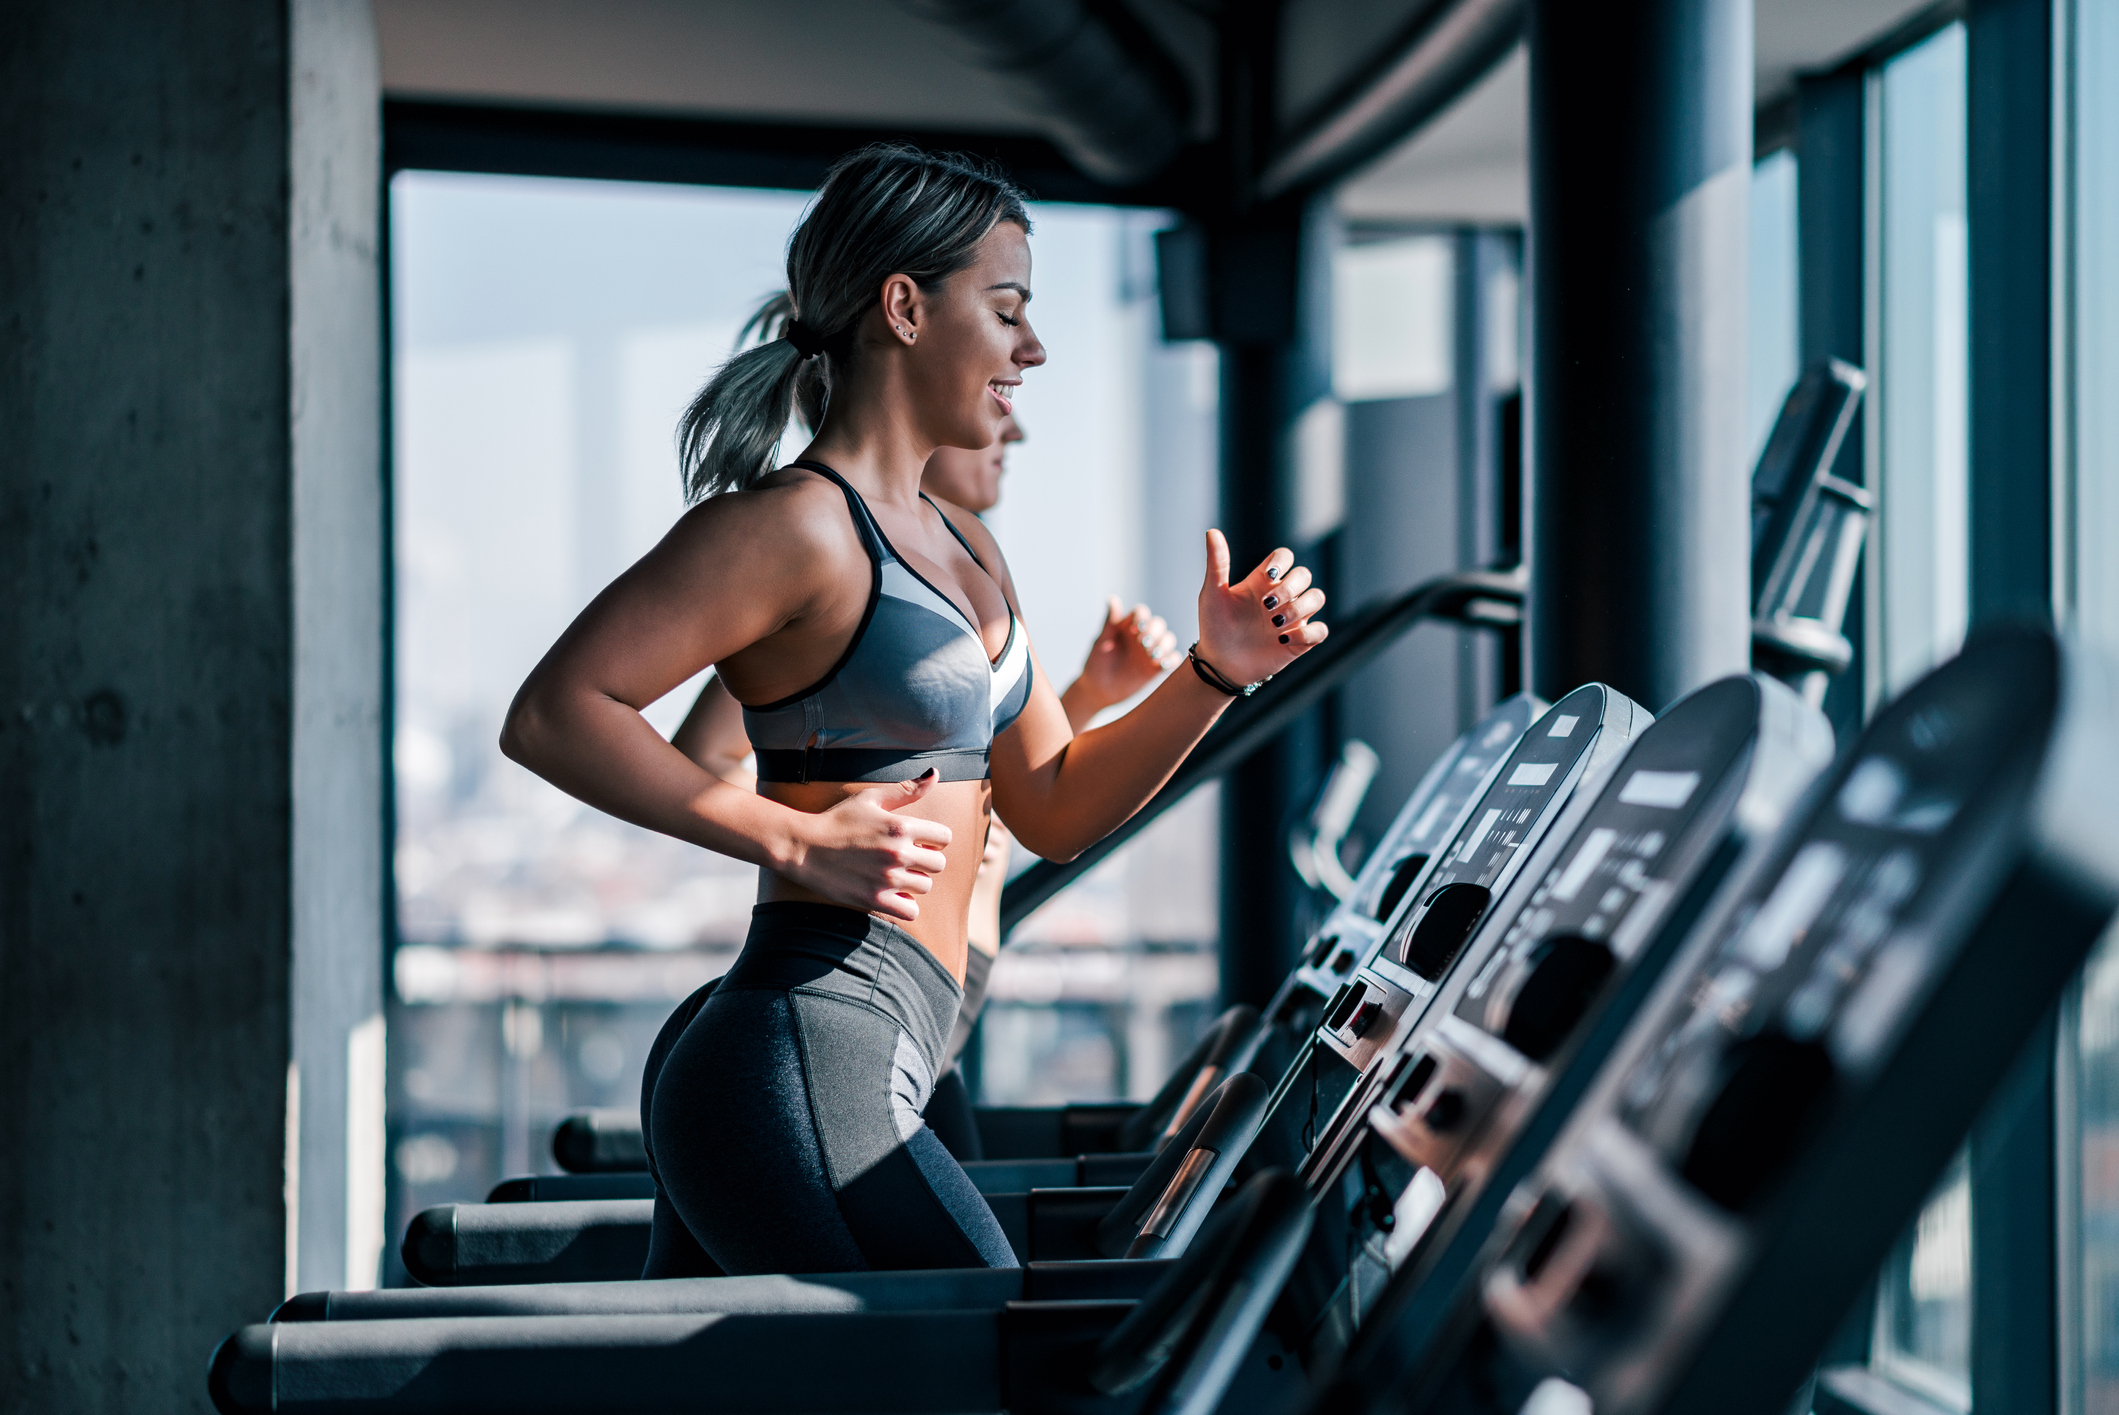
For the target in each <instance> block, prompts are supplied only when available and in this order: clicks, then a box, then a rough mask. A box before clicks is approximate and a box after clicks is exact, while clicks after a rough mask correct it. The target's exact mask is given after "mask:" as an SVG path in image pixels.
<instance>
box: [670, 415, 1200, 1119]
mask: <svg viewBox="0 0 2119 1415" xmlns="http://www.w3.org/2000/svg"><path fill="white" fill-rule="evenodd" d="M1022 440H1023V430H1022V427H1021V426H1020V425H1019V424H1018V423H1017V422H1016V420H1015V419H1014V418H1013V417H1007V418H1003V419H1002V420H1001V433H1000V436H999V437H998V438H996V439H995V440H994V442H993V445H992V446H990V447H982V448H979V449H977V450H976V451H974V450H972V449H970V448H966V447H937V448H936V449H935V450H934V455H933V456H932V457H929V458H928V459H927V466H926V467H925V469H924V470H922V472H921V474H920V489H921V491H922V492H924V493H925V494H926V495H927V496H928V497H929V498H930V499H931V500H933V501H934V502H935V503H936V504H937V505H938V506H940V507H942V508H944V509H945V512H946V514H949V515H952V516H953V515H955V513H956V512H958V511H960V510H961V511H968V512H970V513H971V514H972V515H974V516H982V515H984V514H985V513H986V512H988V511H990V510H992V509H993V508H994V507H995V506H996V505H998V504H999V503H1000V499H1001V477H1002V475H1003V474H1004V473H1005V472H1006V471H1007V459H1008V449H1009V447H1010V446H1012V445H1013V444H1015V443H1018V442H1021V441H1022ZM1183 662H1184V655H1183V654H1181V653H1178V652H1177V638H1176V636H1175V635H1173V634H1172V633H1171V632H1170V626H1169V625H1168V624H1167V623H1165V622H1164V621H1163V619H1162V618H1161V616H1159V615H1157V614H1154V613H1153V612H1151V611H1150V610H1149V608H1148V606H1146V605H1145V604H1137V605H1135V606H1134V607H1133V608H1131V609H1127V608H1125V607H1124V606H1123V605H1122V604H1121V603H1120V602H1119V599H1118V597H1117V596H1116V595H1113V596H1111V598H1110V600H1109V601H1108V604H1107V607H1106V609H1105V611H1104V624H1103V627H1102V629H1100V630H1099V631H1098V632H1097V636H1096V640H1095V642H1094V643H1092V644H1091V645H1090V646H1089V654H1088V657H1087V658H1086V659H1084V660H1083V662H1082V671H1081V673H1080V674H1079V675H1077V676H1076V678H1075V680H1074V681H1073V682H1072V683H1070V684H1068V685H1067V689H1066V691H1065V692H1063V693H1061V694H1060V706H1061V707H1062V708H1063V709H1065V710H1066V713H1067V726H1068V727H1069V728H1070V729H1071V730H1073V731H1075V732H1080V731H1082V730H1083V729H1085V728H1087V727H1088V725H1089V723H1090V721H1091V720H1092V719H1093V718H1095V716H1096V715H1097V714H1098V713H1100V712H1102V711H1103V710H1104V709H1105V708H1108V707H1114V706H1116V705H1117V704H1119V703H1122V702H1124V701H1125V700H1126V699H1128V698H1130V697H1132V696H1133V695H1134V694H1135V693H1138V692H1139V691H1140V690H1141V689H1143V688H1145V687H1147V686H1148V685H1149V684H1151V683H1153V682H1154V681H1155V680H1156V679H1157V678H1158V677H1160V676H1161V675H1162V674H1164V673H1166V672H1168V671H1169V670H1170V669H1172V668H1175V667H1177V666H1178V665H1179V664H1181V663H1183ZM670 743H671V745H673V746H675V747H676V748H677V750H678V751H680V752H682V753H684V754H685V755H686V756H687V757H690V758H691V759H692V760H693V761H695V762H697V763H699V765H701V766H703V767H705V768H706V769H707V770H708V771H710V772H712V773H713V774H714V775H716V776H718V777H720V778H721V779H722V780H723V781H726V782H728V783H729V784H730V785H732V786H738V787H741V788H742V789H743V790H745V791H751V790H755V789H756V787H757V784H758V783H757V777H756V775H755V774H754V773H753V772H752V771H751V770H750V768H749V766H748V765H746V762H747V760H748V758H749V757H750V754H751V743H750V738H749V737H748V736H747V735H746V734H745V733H744V730H743V706H742V704H740V703H738V702H737V701H736V700H735V699H734V698H732V697H730V696H729V692H728V687H727V685H726V684H724V683H723V682H722V681H721V680H720V679H719V678H718V677H717V678H710V679H708V680H707V684H706V686H705V687H704V688H702V689H700V691H699V697H698V699H697V700H696V701H695V702H694V703H693V704H692V709H691V711H690V712H688V713H686V714H685V716H684V721H683V723H682V724H681V725H679V727H678V728H677V731H676V733H675V735H674V736H672V737H671V738H670ZM1013 841H1014V837H1013V836H1011V835H1009V834H1008V831H1007V828H1006V827H1005V826H1003V825H1002V824H1001V822H1000V821H999V820H998V819H994V820H993V821H992V822H991V824H990V825H989V826H988V828H987V835H986V848H985V851H984V853H983V854H981V855H980V857H979V871H978V878H977V880H976V881H975V882H974V883H973V885H972V888H971V908H970V913H969V917H967V918H966V919H965V922H964V942H965V945H966V946H965V950H964V974H963V977H962V978H961V979H960V981H961V982H962V983H963V986H964V997H963V1001H962V1003H961V1004H960V1005H959V1006H958V1008H957V1016H956V1026H955V1027H954V1028H952V1029H951V1031H950V1034H949V1044H948V1045H947V1046H946V1047H945V1048H944V1049H943V1053H942V1061H941V1075H940V1077H939V1079H937V1080H936V1082H935V1086H934V1093H933V1095H931V1096H930V1097H929V1098H928V1103H927V1109H926V1111H925V1112H924V1114H925V1115H926V1118H927V1125H928V1128H929V1129H931V1130H933V1131H934V1133H935V1134H936V1136H938V1137H939V1138H940V1139H941V1141H942V1145H943V1147H944V1148H945V1149H947V1150H948V1151H949V1153H950V1154H952V1155H955V1156H956V1157H957V1159H959V1160H974V1159H979V1158H981V1157H982V1151H981V1148H980V1140H979V1130H978V1116H977V1113H976V1111H975V1109H974V1107H973V1105H972V1101H971V1093H970V1091H969V1089H968V1088H967V1087H966V1086H965V1084H964V1075H963V1071H962V1069H961V1068H960V1067H959V1066H958V1064H957V1062H958V1059H959V1058H960V1057H962V1055H963V1053H964V1048H965V1046H966V1044H967V1043H969V1041H970V1040H971V1029H972V1028H973V1027H974V1026H975V1025H977V1023H978V1020H979V1013H980V1012H981V1011H982V1010H983V1009H984V1007H985V1005H986V985H987V982H988V980H989V978H990V977H991V975H992V972H993V960H994V958H995V957H996V956H997V955H998V954H999V953H1000V950H1001V889H1002V886H1003V885H1004V884H1005V883H1006V881H1007V875H1008V858H1009V847H1010V846H1011V845H1012V843H1013ZM688 1001H689V1000H688ZM695 1005H696V1004H695ZM686 1020H689V1014H686ZM656 1079H657V1074H656V1072H655V1070H654V1069H653V1068H650V1072H649V1075H648V1077H647V1080H646V1087H645V1088H644V1092H643V1104H642V1109H643V1111H644V1112H645V1113H648V1114H652V1113H653V1109H654V1106H653V1100H652V1096H653V1087H654V1084H655V1081H656Z"/></svg>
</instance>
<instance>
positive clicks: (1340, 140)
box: [1258, 0, 1525, 198]
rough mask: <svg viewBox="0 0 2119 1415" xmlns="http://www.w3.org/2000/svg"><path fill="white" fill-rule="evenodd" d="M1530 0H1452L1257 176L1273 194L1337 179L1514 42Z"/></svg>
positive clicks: (1435, 108) (1262, 189)
mask: <svg viewBox="0 0 2119 1415" xmlns="http://www.w3.org/2000/svg"><path fill="white" fill-rule="evenodd" d="M1524 9H1525V3H1524V0H1446V3H1443V4H1439V5H1436V6H1434V7H1433V9H1432V10H1431V11H1430V12H1429V13H1428V14H1426V15H1423V16H1422V17H1421V20H1420V22H1419V25H1418V27H1417V28H1416V29H1415V30H1414V32H1413V33H1412V34H1411V35H1409V36H1408V37H1407V38H1406V39H1405V41H1404V42H1403V43H1401V45H1400V46H1399V47H1398V49H1397V50H1396V51H1395V52H1394V53H1392V54H1391V55H1390V56H1389V57H1388V58H1386V59H1385V60H1384V61H1383V62H1382V63H1381V64H1380V65H1378V66H1377V67H1376V68H1374V69H1372V70H1371V71H1370V72H1369V73H1368V74H1366V75H1365V76H1363V77H1362V78H1361V79H1359V80H1358V81H1356V82H1355V83H1354V84H1352V85H1350V86H1349V87H1348V88H1347V89H1345V90H1343V91H1342V92H1340V93H1339V94H1338V95H1337V96H1335V98H1334V99H1333V100H1332V101H1331V102H1329V103H1327V104H1326V105H1325V106H1324V111H1323V113H1322V114H1321V115H1320V116H1318V117H1316V118H1315V119H1313V120H1312V121H1311V122H1310V123H1308V124H1307V125H1305V126H1304V127H1303V128H1301V129H1300V130H1299V131H1298V132H1297V133H1295V135H1294V136H1293V137H1291V138H1290V139H1288V141H1286V142H1285V143H1284V144H1282V146H1281V148H1280V150H1279V151H1277V152H1276V153H1274V155H1273V157H1272V159H1271V160H1270V161H1268V162H1267V163H1266V169H1265V171H1264V173H1263V174H1262V175H1261V176H1260V177H1259V179H1258V189H1259V194H1260V195H1261V196H1264V197H1268V198H1272V197H1277V196H1281V195H1284V194H1285V193H1288V192H1291V191H1295V190H1298V189H1314V188H1316V187H1321V186H1324V185H1325V184H1327V183H1329V182H1333V181H1336V180H1338V179H1339V178H1340V177H1343V176H1345V175H1346V174H1347V173H1349V172H1351V171H1353V170H1354V169H1355V168H1356V167H1359V166H1360V165H1361V164H1362V163H1364V162H1367V161H1368V160H1369V159H1370V158H1372V157H1376V156H1379V155H1381V154H1382V153H1383V152H1384V151H1385V150H1386V149H1388V148H1390V147H1391V146H1392V145H1394V144H1395V143H1397V142H1398V141H1399V140H1400V139H1402V138H1404V137H1405V135H1406V134H1408V133H1410V132H1412V131H1413V130H1414V129H1415V128H1418V127H1419V126H1420V125H1421V124H1422V123H1425V122H1426V121H1427V120H1428V119H1430V118H1432V117H1434V116H1435V114H1437V113H1439V112H1441V111H1442V109H1443V108H1445V107H1447V106H1448V105H1449V103H1450V102H1451V100H1453V99H1455V98H1456V97H1457V96H1458V95H1459V94H1461V93H1463V92H1464V91H1465V90H1466V89H1468V88H1470V87H1471V86H1472V85H1473V84H1474V83H1477V82H1478V81H1479V79H1480V78H1481V77H1483V76H1484V75H1485V73H1486V71H1487V70H1489V69H1491V68H1492V67H1493V66H1494V65H1495V64H1497V63H1499V62H1500V60H1501V58H1502V57H1503V56H1504V55H1506V54H1507V53H1508V51H1509V50H1510V49H1512V48H1514V47H1515V44H1516V41H1517V40H1518V39H1519V38H1521V37H1522V33H1523V12H1524Z"/></svg>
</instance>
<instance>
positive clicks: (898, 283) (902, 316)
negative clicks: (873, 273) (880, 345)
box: [882, 275, 925, 344]
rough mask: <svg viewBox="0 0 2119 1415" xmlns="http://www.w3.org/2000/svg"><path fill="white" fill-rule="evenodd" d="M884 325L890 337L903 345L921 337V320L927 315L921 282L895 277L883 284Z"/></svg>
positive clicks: (905, 276) (908, 276)
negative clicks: (924, 308) (923, 305)
mask: <svg viewBox="0 0 2119 1415" xmlns="http://www.w3.org/2000/svg"><path fill="white" fill-rule="evenodd" d="M882 310H883V323H884V325H885V327H886V328H887V329H888V330H889V332H890V336H891V337H892V338H894V339H896V340H897V341H898V342H899V343H901V344H911V343H913V342H915V341H916V340H918V339H919V337H920V319H921V316H922V315H923V314H924V313H925V311H924V310H922V309H921V299H920V286H919V282H918V281H916V280H914V279H913V278H912V277H911V276H910V275H893V276H891V277H890V278H889V279H888V280H885V281H884V282H883V303H882Z"/></svg>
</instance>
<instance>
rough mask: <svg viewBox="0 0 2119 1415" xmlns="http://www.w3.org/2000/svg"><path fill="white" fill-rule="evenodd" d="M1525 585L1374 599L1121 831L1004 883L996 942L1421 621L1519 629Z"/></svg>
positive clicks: (1492, 579)
mask: <svg viewBox="0 0 2119 1415" xmlns="http://www.w3.org/2000/svg"><path fill="white" fill-rule="evenodd" d="M1528 583H1529V581H1528V577H1527V575H1526V573H1525V571H1524V570H1523V568H1522V567H1521V566H1512V567H1509V568H1506V569H1497V570H1465V571H1460V572H1458V573H1456V574H1453V575H1442V576H1438V577H1437V578H1435V579H1432V580H1429V581H1427V582H1426V583H1424V584H1420V585H1416V586H1414V587H1413V588H1412V589H1410V590H1407V591H1405V592H1404V593H1403V594H1398V595H1390V596H1379V597H1378V598H1376V599H1373V600H1371V601H1369V602H1368V603H1367V604H1365V605H1363V606H1362V607H1361V608H1360V609H1358V610H1356V611H1355V612H1354V614H1353V616H1352V617H1351V618H1350V619H1347V620H1343V621H1341V622H1339V623H1337V624H1335V625H1334V626H1333V629H1332V636H1331V637H1330V638H1329V639H1326V640H1325V641H1324V643H1322V644H1321V645H1319V646H1318V647H1316V648H1314V649H1311V650H1310V651H1309V652H1308V653H1306V654H1304V655H1303V656H1302V657H1301V658H1298V659H1296V660H1295V662H1294V663H1292V664H1290V665H1289V666H1288V668H1287V671H1285V672H1284V673H1281V674H1280V675H1278V676H1277V677H1275V678H1274V679H1273V680H1272V681H1271V682H1270V683H1267V684H1266V685H1265V686H1264V687H1262V688H1260V689H1259V690H1258V691H1257V692H1256V693H1254V694H1253V695H1252V696H1250V697H1248V698H1239V699H1237V700H1236V701H1235V702H1233V703H1231V704H1230V706H1229V710H1228V712H1227V713H1225V714H1224V715H1223V716H1222V719H1221V721H1219V722H1217V723H1216V724H1215V725H1214V726H1213V728H1212V729H1211V730H1210V731H1209V732H1208V733H1207V735H1206V737H1205V739H1204V740H1202V741H1201V742H1200V744H1199V745H1198V746H1197V747H1195V748H1193V750H1192V754H1191V755H1190V756H1189V757H1186V758H1185V760H1184V761H1183V763H1182V764H1180V765H1179V766H1178V768H1177V770H1176V771H1175V772H1173V773H1172V774H1171V776H1170V779H1169V780H1168V781H1166V782H1164V783H1163V787H1162V789H1161V790H1160V791H1158V792H1156V793H1155V794H1154V796H1152V797H1150V798H1149V800H1148V802H1147V804H1146V805H1144V806H1142V807H1141V808H1140V809H1139V810H1138V811H1135V812H1134V813H1133V815H1132V816H1131V817H1129V818H1128V819H1127V820H1126V821H1125V822H1124V823H1123V824H1122V825H1120V826H1119V827H1118V828H1117V829H1116V830H1114V831H1112V832H1111V833H1110V834H1109V835H1107V836H1105V837H1104V838H1103V839H1102V840H1099V841H1097V842H1096V843H1095V844H1094V845H1092V846H1090V847H1089V848H1088V849H1086V850H1084V851H1082V853H1081V854H1079V855H1077V856H1075V857H1074V858H1073V859H1072V860H1069V861H1067V862H1066V863H1065V864H1055V863H1053V862H1052V861H1050V860H1040V861H1039V862H1038V863H1036V864H1035V865H1032V866H1031V867H1030V868H1029V869H1027V870H1025V871H1023V872H1022V873H1021V874H1020V875H1017V876H1016V877H1015V878H1014V879H1012V880H1010V881H1009V882H1008V887H1007V889H1006V890H1005V891H1004V892H1003V893H1002V895H1001V937H1002V939H1003V940H1006V938H1007V937H1008V935H1009V934H1010V933H1011V932H1013V931H1014V929H1015V926H1016V925H1017V924H1020V923H1021V922H1022V921H1023V920H1024V919H1026V918H1028V917H1029V916H1030V914H1031V912H1032V911H1033V910H1035V909H1036V908H1037V907H1038V906H1039V905H1040V904H1043V903H1044V902H1045V901H1046V900H1048V899H1050V898H1051V897H1052V896H1053V895H1055V894H1057V893H1059V892H1060V891H1061V890H1063V889H1065V888H1066V887H1067V886H1068V885H1070V884H1072V883H1073V882H1074V881H1075V880H1077V879H1079V878H1080V877H1081V876H1083V875H1085V874H1087V873H1088V872H1089V871H1090V870H1092V869H1094V868H1095V867H1096V866H1097V865H1098V864H1100V863H1102V862H1103V861H1104V860H1105V859H1107V858H1109V857H1110V855H1111V854H1112V852H1114V851H1116V850H1117V849H1118V848H1119V847H1120V846H1122V845H1124V844H1125V843H1126V842H1127V841H1129V840H1131V839H1132V838H1133V837H1134V836H1136V835H1138V834H1139V833H1140V832H1141V831H1143V830H1145V829H1147V828H1148V826H1149V825H1151V824H1153V823H1154V821H1155V820H1156V819H1157V818H1158V817H1160V816H1161V815H1162V813H1163V812H1165V811H1167V810H1169V809H1170V808H1171V807H1172V806H1174V805H1176V804H1177V803H1178V802H1179V801H1182V800H1183V799H1184V798H1185V797H1187V796H1189V795H1190V794H1192V792H1193V791H1195V790H1197V789H1198V788H1199V787H1201V786H1204V785H1205V784H1206V783H1207V782H1209V781H1213V780H1216V779H1218V778H1220V777H1222V776H1225V775H1227V774H1228V773H1229V772H1230V771H1233V770H1234V769H1235V768H1236V767H1237V766H1239V765H1241V764H1242V763H1243V762H1244V761H1245V760H1247V759H1248V758H1249V757H1250V756H1251V754H1252V753H1254V752H1256V751H1258V750H1259V749H1260V748H1261V747H1264V746H1265V745H1266V744H1267V743H1268V742H1270V741H1272V740H1273V739H1274V738H1275V737H1276V736H1278V735H1279V734H1280V732H1281V731H1282V729H1284V728H1286V727H1287V726H1288V724H1289V723H1291V722H1293V721H1294V719H1295V718H1296V717H1297V716H1299V715H1300V714H1301V713H1303V712H1304V711H1305V710H1307V709H1308V708H1309V707H1310V705H1311V704H1312V703H1314V702H1316V701H1317V700H1318V699H1319V698H1321V697H1323V696H1324V695H1325V694H1326V693H1329V692H1331V691H1332V690H1333V689H1334V688H1337V687H1338V686H1340V685H1341V684H1342V683H1344V682H1346V680H1347V679H1349V678H1351V677H1353V676H1354V674H1356V673H1358V672H1360V671H1361V670H1362V669H1363V668H1366V667H1367V666H1368V665H1369V663H1370V662H1371V661H1372V660H1374V659H1375V658H1376V657H1377V656H1378V655H1379V654H1381V653H1383V651H1384V650H1386V649H1388V648H1389V647H1390V646H1391V645H1392V644H1395V643H1396V642H1398V640H1399V639H1400V638H1401V637H1403V636H1404V634H1405V633H1406V632H1407V631H1408V630H1410V629H1411V628H1412V627H1413V626H1414V625H1416V624H1418V623H1420V622H1422V621H1423V620H1428V619H1447V620H1455V621H1456V622H1458V623H1461V624H1465V625H1468V626H1471V627H1473V628H1480V629H1509V628H1514V627H1515V626H1516V625H1518V624H1520V623H1521V622H1522V609H1523V597H1524V591H1525V588H1526V586H1527V585H1528Z"/></svg>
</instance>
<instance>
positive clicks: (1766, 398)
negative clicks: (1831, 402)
mask: <svg viewBox="0 0 2119 1415" xmlns="http://www.w3.org/2000/svg"><path fill="white" fill-rule="evenodd" d="M1795 244H1796V228H1795V154H1794V153H1793V152H1790V151H1788V150H1787V149H1786V148H1783V149H1782V150H1781V151H1779V152H1775V153H1769V154H1767V156H1766V157H1765V158H1763V159H1762V160H1761V161H1760V162H1759V163H1758V164H1757V165H1755V166H1754V167H1753V168H1752V169H1751V294H1750V300H1749V319H1750V328H1751V336H1750V337H1751V374H1750V383H1749V388H1748V395H1747V397H1746V398H1745V408H1744V412H1745V423H1744V427H1745V431H1746V433H1747V434H1748V440H1747V442H1746V445H1747V446H1748V447H1749V448H1750V449H1751V465H1753V466H1756V465H1757V463H1758V457H1759V453H1761V452H1763V451H1765V449H1766V437H1767V435H1768V434H1769V433H1771V432H1772V431H1773V419H1774V417H1775V416H1776V415H1777V414H1778V413H1779V412H1780V410H1781V400H1782V399H1784V398H1786V397H1787V396H1788V390H1789V389H1790V388H1791V387H1793V386H1794V385H1795V375H1796V373H1797V367H1798V362H1799V360H1800V358H1801V354H1800V350H1799V348H1798V343H1797V327H1796V326H1797V318H1798V308H1797V298H1798V297H1797V284H1796V264H1795Z"/></svg>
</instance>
